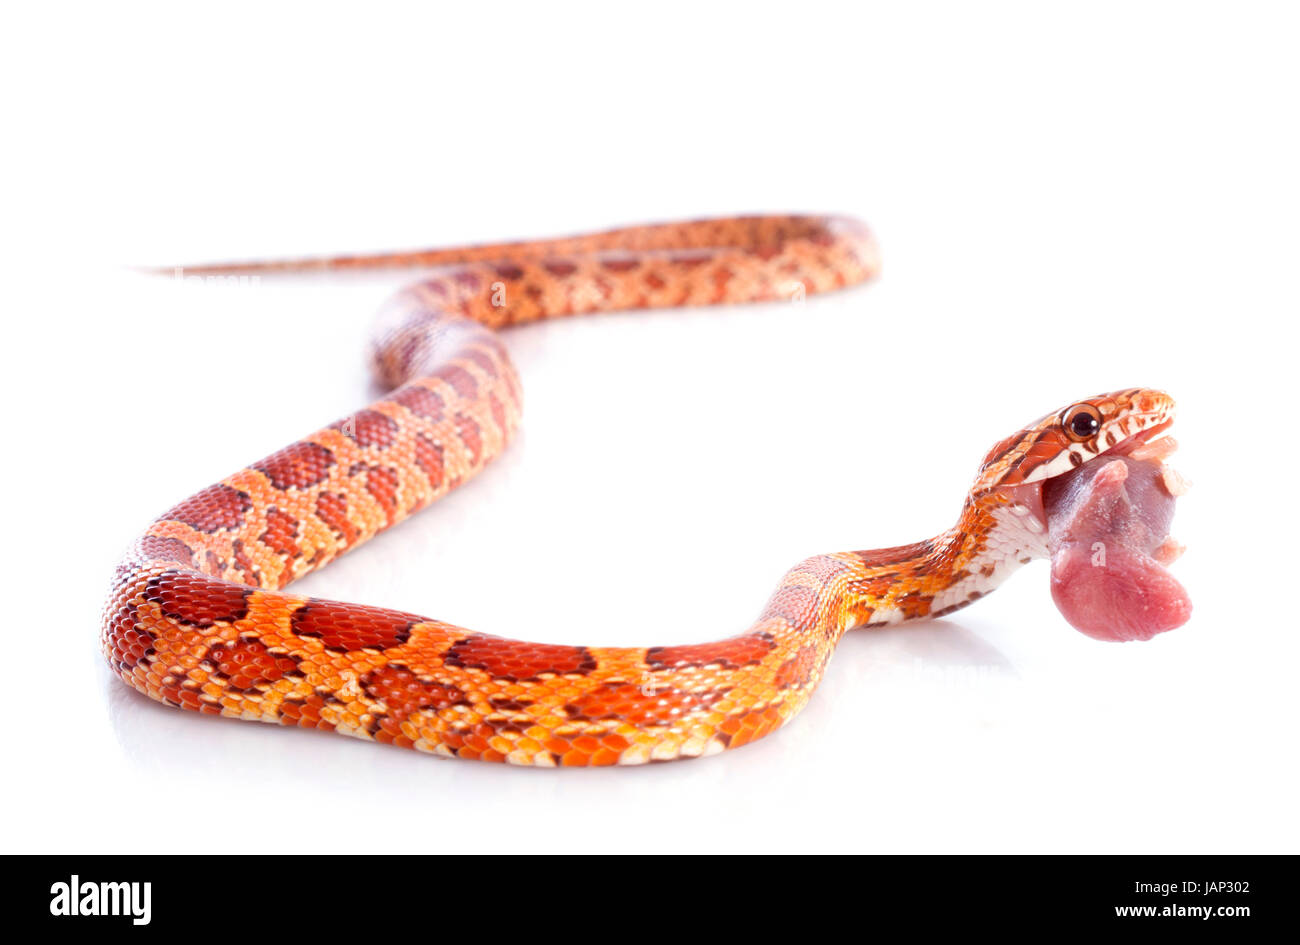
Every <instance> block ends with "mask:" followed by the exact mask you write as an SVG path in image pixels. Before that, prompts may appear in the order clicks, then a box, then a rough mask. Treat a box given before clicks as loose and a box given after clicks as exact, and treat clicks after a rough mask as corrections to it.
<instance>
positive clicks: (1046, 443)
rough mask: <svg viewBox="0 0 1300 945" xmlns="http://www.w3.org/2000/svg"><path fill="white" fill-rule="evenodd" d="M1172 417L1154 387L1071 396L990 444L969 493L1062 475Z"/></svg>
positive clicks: (1152, 434) (1147, 434)
mask: <svg viewBox="0 0 1300 945" xmlns="http://www.w3.org/2000/svg"><path fill="white" fill-rule="evenodd" d="M1173 419H1174V399H1173V398H1172V397H1170V396H1169V395H1168V394H1166V393H1165V392H1164V391H1159V390H1148V389H1146V388H1142V387H1133V388H1130V389H1128V390H1120V391H1115V392H1113V393H1110V394H1100V395H1098V396H1096V397H1089V398H1087V399H1086V400H1079V401H1075V402H1074V403H1072V404H1069V405H1067V406H1065V407H1062V408H1061V409H1060V410H1057V411H1055V412H1053V413H1049V414H1047V415H1045V416H1043V417H1040V418H1039V419H1037V420H1035V421H1034V422H1033V423H1031V424H1029V425H1028V426H1027V427H1025V428H1024V429H1023V430H1021V431H1020V432H1018V433H1015V434H1012V435H1011V436H1009V437H1007V438H1006V439H1005V440H1003V441H1001V442H1000V443H997V444H996V445H994V447H993V448H992V449H991V450H989V451H988V454H987V455H986V456H985V457H984V462H983V463H981V464H980V469H979V476H978V477H977V478H976V480H975V485H974V487H973V489H972V490H971V491H972V494H973V495H977V496H978V495H985V494H988V493H992V492H995V491H998V490H1002V489H1010V488H1012V487H1015V486H1022V485H1027V484H1029V483H1035V482H1042V481H1043V480H1046V479H1051V478H1052V477H1053V476H1059V475H1062V474H1063V473H1067V472H1070V471H1072V470H1075V469H1078V468H1079V467H1080V466H1082V465H1083V464H1084V463H1087V462H1089V461H1090V460H1094V459H1096V458H1097V457H1098V456H1101V455H1102V454H1103V453H1107V452H1110V451H1116V450H1118V451H1123V450H1127V449H1130V448H1133V447H1136V446H1137V445H1138V444H1139V443H1141V442H1145V441H1147V440H1151V439H1154V438H1156V437H1158V436H1160V435H1162V434H1163V433H1164V432H1165V431H1166V430H1167V429H1168V428H1169V425H1170V424H1171V423H1172V422H1173ZM1135 438H1137V439H1135ZM1129 441H1132V442H1129Z"/></svg>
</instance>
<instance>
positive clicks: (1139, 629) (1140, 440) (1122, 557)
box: [1042, 420, 1192, 641]
mask: <svg viewBox="0 0 1300 945" xmlns="http://www.w3.org/2000/svg"><path fill="white" fill-rule="evenodd" d="M1171 424H1172V421H1168V420H1167V421H1165V422H1163V423H1160V424H1157V425H1156V426H1153V427H1149V428H1147V429H1145V430H1142V431H1140V432H1138V433H1135V434H1133V435H1132V436H1129V437H1127V438H1125V439H1123V440H1121V441H1120V442H1118V443H1116V444H1115V445H1114V446H1112V447H1111V448H1110V449H1108V450H1106V451H1105V452H1104V453H1101V454H1100V455H1098V456H1096V457H1094V458H1093V459H1091V460H1089V461H1088V462H1086V463H1084V464H1082V465H1081V466H1079V467H1078V468H1077V469H1073V470H1071V471H1070V472H1067V473H1063V474H1061V475H1059V476H1054V477H1052V478H1050V479H1047V480H1045V481H1044V482H1043V484H1042V516H1043V522H1044V524H1045V525H1046V526H1047V538H1048V551H1049V553H1050V555H1051V559H1052V578H1051V581H1052V598H1053V600H1054V601H1055V602H1056V606H1057V608H1058V609H1059V610H1060V611H1061V614H1062V615H1063V616H1064V617H1065V619H1066V620H1068V621H1069V622H1070V624H1071V625H1073V626H1074V627H1075V628H1076V629H1078V630H1080V631H1082V632H1083V633H1086V634H1087V635H1088V636H1091V637H1095V638H1097V639H1100V640H1114V641H1126V640H1149V639H1151V638H1152V637H1153V636H1155V635H1156V634H1158V633H1163V632H1164V631H1166V630H1172V629H1174V628H1175V627H1178V626H1181V625H1182V624H1184V623H1186V622H1187V619H1188V618H1189V617H1190V616H1191V611H1192V605H1191V600H1190V598H1189V597H1188V595H1187V591H1186V590H1185V589H1184V588H1183V586H1182V585H1181V584H1180V583H1179V582H1178V581H1177V580H1176V579H1175V578H1174V577H1173V575H1171V574H1170V573H1169V572H1168V571H1167V570H1166V566H1167V565H1169V564H1171V563H1173V561H1175V560H1176V559H1177V558H1178V557H1179V555H1180V554H1182V551H1183V548H1182V546H1181V545H1179V544H1178V542H1176V541H1174V540H1173V538H1171V537H1170V535H1169V525H1170V522H1171V520H1172V519H1173V514H1174V502H1175V500H1176V499H1177V498H1178V496H1180V495H1182V494H1184V493H1185V492H1186V491H1187V483H1186V481H1185V480H1184V479H1183V478H1182V477H1181V476H1180V475H1178V473H1177V472H1176V471H1175V470H1174V469H1173V468H1172V467H1170V466H1167V465H1166V464H1165V460H1166V459H1168V457H1169V456H1170V455H1171V454H1172V453H1173V452H1174V450H1176V449H1177V443H1176V442H1175V441H1174V439H1173V438H1172V437H1170V436H1168V435H1167V434H1168V432H1169V428H1170V426H1171Z"/></svg>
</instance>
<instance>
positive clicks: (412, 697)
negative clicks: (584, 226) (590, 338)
mask: <svg viewBox="0 0 1300 945" xmlns="http://www.w3.org/2000/svg"><path fill="white" fill-rule="evenodd" d="M381 265H388V266H416V267H422V268H423V267H428V268H430V269H431V270H432V275H431V276H430V277H429V278H427V279H425V280H424V281H422V282H420V283H418V284H416V285H413V286H411V287H409V288H407V289H404V290H402V291H401V292H399V293H398V294H397V295H396V296H395V297H394V298H393V299H392V300H391V301H390V302H389V303H388V304H387V305H386V306H385V307H384V309H383V311H382V313H381V316H380V319H379V328H378V331H377V333H376V342H375V347H374V350H373V360H374V365H375V368H376V372H377V374H378V376H379V377H380V378H381V379H382V380H383V381H384V382H385V383H386V384H387V385H389V388H390V389H391V392H390V393H388V394H387V395H386V396H384V397H383V398H381V399H380V400H377V401H375V402H374V403H372V404H370V405H369V406H368V407H366V408H364V409H362V410H359V411H357V412H356V413H355V414H353V415H351V416H349V417H345V418H343V419H341V420H339V421H338V422H336V423H332V424H330V425H329V426H326V427H324V428H323V429H320V430H317V431H316V432H314V433H311V434H309V435H308V436H305V437H303V438H301V439H299V440H298V441H296V442H294V443H292V444H290V445H289V446H287V447H285V448H284V449H282V450H279V451H278V452H276V453H273V454H272V455H270V456H268V457H266V458H264V459H262V460H260V461H258V462H255V463H252V464H251V465H249V466H247V467H245V468H243V469H240V470H238V471H236V472H235V473H233V474H232V475H230V476H227V477H226V478H225V479H223V480H222V481H221V482H219V483H216V484H214V485H212V486H209V487H208V488H206V489H204V490H202V491H200V492H198V493H196V494H195V495H193V496H191V497H189V498H187V499H185V500H184V501H181V502H180V503H178V504H177V505H175V506H174V507H173V508H171V509H169V510H168V511H167V512H165V513H164V514H163V515H161V516H160V517H158V518H157V519H156V520H155V521H153V522H152V524H150V525H149V526H148V528H147V529H146V530H145V532H144V534H143V535H141V536H140V537H139V538H138V539H137V540H136V541H134V542H133V543H132V545H131V546H130V548H129V550H128V551H127V553H126V554H125V556H124V557H123V559H122V561H121V562H120V563H119V565H118V566H117V569H116V572H115V575H114V579H113V582H112V587H111V591H110V593H109V597H108V601H107V604H106V606H105V608H104V613H103V624H102V646H103V651H104V654H105V656H106V657H107V659H108V661H109V664H110V665H111V667H112V669H113V670H114V671H115V672H116V673H117V674H118V675H119V676H120V677H121V678H122V679H123V680H124V681H125V682H126V683H127V684H128V685H130V686H133V687H134V688H135V689H137V690H139V691H140V692H142V693H144V694H145V695H147V696H149V697H150V698H153V699H156V700H159V701H161V702H164V703H167V704H169V705H173V706H178V707H181V708H185V709H190V710H194V711H198V712H204V713H210V714H214V715H225V716H230V717H234V718H242V719H249V720H255V721H262V722H274V723H279V724H282V725H294V726H300V727H306V728H316V729H322V730H327V731H335V732H339V733H341V734H345V735H351V736H355V737H359V738H364V739H370V740H374V741H379V742H387V743H391V744H394V745H400V746H403V747H407V748H415V749H419V750H422V751H427V752H432V753H433V754H435V755H442V756H446V757H455V758H464V759H477V760H483V761H504V762H510V763H515V764H525V765H545V766H556V765H609V764H638V763H644V762H649V761H667V760H671V759H676V758H684V757H695V756H701V755H708V754H713V753H716V752H719V751H722V750H723V749H726V748H735V747H738V746H740V745H744V744H746V743H748V742H751V741H753V740H755V739H757V738H761V737H762V736H764V735H766V734H768V733H770V732H772V731H774V730H775V729H777V728H778V727H780V726H781V725H782V724H784V723H785V722H786V721H788V720H789V719H790V718H791V717H792V716H794V715H795V714H796V713H797V712H798V711H799V710H800V709H801V708H802V707H803V705H804V704H805V703H806V702H807V700H808V698H809V697H810V696H811V694H812V692H813V690H814V689H815V688H816V686H817V684H818V682H819V680H820V679H821V677H822V674H823V672H824V671H825V669H826V665H827V661H828V660H829V659H830V656H831V653H832V652H833V650H834V648H835V645H836V643H837V642H838V641H839V639H840V638H841V636H842V635H843V634H844V633H845V632H846V631H847V630H848V629H850V628H853V627H874V626H880V625H884V624H891V623H897V622H900V621H905V620H912V619H916V618H922V617H935V616H940V615H942V614H945V613H949V612H951V611H953V610H955V609H957V608H959V607H962V606H965V605H966V604H968V603H970V602H971V601H973V600H975V599H976V598H978V597H980V596H981V595H983V594H985V593H987V592H988V591H989V590H991V589H992V588H993V587H995V586H996V585H997V584H998V583H999V582H1000V581H1002V580H1003V579H1004V578H1005V577H1006V576H1007V575H1008V574H1009V573H1010V572H1011V571H1013V570H1014V569H1016V568H1017V567H1019V566H1020V565H1021V564H1023V563H1025V562H1027V561H1029V560H1031V559H1032V558H1034V557H1042V556H1044V555H1046V553H1047V548H1046V542H1045V537H1044V534H1043V531H1044V528H1043V525H1042V515H1041V508H1036V507H1035V504H1034V503H1035V502H1036V501H1037V493H1036V492H1035V491H1034V489H1036V486H1034V485H1032V484H1033V483H1035V482H1039V481H1041V480H1042V479H1043V478H1045V477H1047V476H1050V475H1055V474H1057V473H1059V472H1063V471H1065V470H1068V469H1070V468H1073V466H1075V465H1078V463H1079V462H1082V461H1083V460H1084V459H1086V458H1088V456H1090V455H1095V454H1096V453H1097V452H1099V451H1100V450H1102V449H1104V448H1105V446H1106V444H1105V442H1103V436H1101V435H1099V436H1098V437H1097V440H1096V441H1094V442H1092V443H1091V444H1089V443H1082V444H1081V443H1079V442H1076V441H1074V440H1072V439H1071V438H1070V437H1069V436H1067V435H1066V434H1065V433H1063V432H1062V430H1061V424H1060V419H1059V417H1058V416H1057V415H1056V414H1049V415H1047V416H1046V417H1044V418H1043V419H1042V420H1040V421H1036V422H1035V424H1032V425H1030V426H1029V427H1027V428H1026V429H1025V430H1022V431H1020V432H1019V433H1017V434H1016V435H1014V436H1012V437H1009V438H1008V439H1007V440H1005V441H1003V442H1002V443H1000V444H998V445H997V446H995V447H994V449H993V450H992V451H991V452H990V453H989V455H988V457H986V460H985V463H984V466H983V467H982V468H981V471H980V475H979V478H978V479H977V481H976V483H975V485H974V486H973V487H972V489H971V491H970V493H969V494H968V496H967V499H966V502H965V505H964V507H963V510H962V513H961V516H960V518H959V520H958V522H957V524H956V525H954V527H953V528H951V529H949V530H948V531H947V532H945V533H943V534H942V535H939V536H937V537H935V538H932V539H929V540H927V541H921V542H917V543H914V544H910V545H904V546H900V547H894V548H885V549H878V550H871V551H852V552H843V553H836V554H823V555H816V556H814V557H810V558H807V559H805V560H803V561H800V562H799V563H798V564H796V565H795V566H794V567H792V568H791V569H790V570H789V571H788V572H787V573H786V574H785V576H784V577H783V578H782V579H781V582H780V584H779V585H778V586H777V589H776V591H775V593H774V594H773V595H772V597H771V599H770V600H769V601H768V603H767V605H766V606H765V607H764V608H763V610H762V611H761V613H760V614H759V615H758V619H757V620H756V621H755V622H754V623H753V625H752V626H750V627H749V628H748V629H747V630H745V631H743V632H741V633H739V634H738V635H735V636H730V637H727V638H725V639H721V640H717V641H716V642H707V643H685V644H677V645H661V646H649V647H632V648H628V647H600V646H569V645H555V644H543V643H530V642H525V641H522V640H515V639H506V638H502V637H497V636H492V635H488V634H483V633H476V632H474V631H472V630H467V629H463V628H461V627H456V626H452V625H450V624H447V623H444V622H442V621H438V620H433V619H429V618H426V617H422V616H418V615H416V614H410V613H403V612H399V611H395V610H388V609H384V608H380V607H371V606H365V605H360V604H352V603H342V602H335V601H328V600H318V599H313V598H305V597H301V596H295V595H293V594H291V593H286V592H285V591H284V588H285V586H286V585H287V584H289V583H290V582H291V581H292V580H293V579H295V578H297V577H301V576H302V575H304V574H307V573H309V572H311V571H313V570H315V569H317V568H319V567H321V566H323V565H325V564H327V563H328V562H330V561H331V560H333V559H334V558H335V557H336V556H338V555H340V554H342V553H343V552H345V551H347V550H349V549H350V548H354V547H356V546H357V545H360V544H361V543H363V542H365V541H366V540H367V539H369V538H370V537H372V536H373V535H375V534H377V533H378V532H380V531H382V530H384V529H386V528H389V527H391V526H393V525H395V524H397V523H398V522H400V521H402V520H403V519H404V518H406V517H407V516H409V515H410V514H412V513H413V512H415V511H418V510H419V509H421V508H423V507H424V506H426V505H428V504H429V503H431V502H433V501H434V500H436V499H438V498H439V497H441V496H443V495H445V494H446V493H447V492H449V491H450V490H452V489H454V488H456V487H457V486H459V485H461V484H462V483H464V482H466V481H467V480H469V479H470V478H472V477H473V476H474V475H475V474H476V473H477V472H478V471H479V470H481V469H482V468H483V467H484V466H485V465H486V464H487V463H489V462H491V461H492V459H493V458H495V457H496V456H497V455H498V454H500V453H501V451H502V450H503V449H504V448H505V447H506V445H507V444H508V443H509V442H510V440H511V438H512V437H513V435H514V434H515V432H516V430H517V429H518V426H519V417H520V385H519V379H518V377H517V375H516V372H515V369H514V367H513V365H512V364H511V362H510V359H509V356H508V355H507V353H506V350H505V348H504V347H503V345H502V342H501V340H500V337H499V336H498V334H497V331H496V329H499V328H503V327H507V326H510V325H516V324H521V323H526V322H531V321H535V320H538V319H543V318H550V317H557V316H562V315H570V314H580V313H588V312H598V311H610V310H615V309H626V308H659V307H669V306H681V305H696V304H718V303H734V302H753V301H764V300H773V299H781V298H790V297H794V296H798V295H800V294H802V293H808V294H811V293H815V292H823V291H828V290H832V289H837V288H840V287H844V286H849V285H853V284H855V283H859V282H862V281H863V280H865V279H868V278H870V277H871V276H872V275H873V274H874V273H875V272H876V270H877V268H878V256H877V252H876V247H875V244H874V242H873V240H872V238H871V236H870V234H869V233H868V231H867V230H866V229H865V228H864V227H862V226H861V225H860V224H858V223H856V222H855V221H852V220H847V219H843V218H832V217H799V216H785V217H747V218H728V219H721V220H707V221H694V222H687V223H674V224H661V225H655V226H644V227H632V228H626V229H621V230H613V231H608V232H604V233H599V234H594V235H588V236H581V237H574V238H569V239H559V240H547V241H536V242H521V243H507V244H497V245H492V246H478V247H472V248H467V249H450V250H430V251H423V252H417V253H403V254H389V255H383V256H376V257H336V258H333V259H329V260H323V261H319V262H317V261H300V262H289V263H250V264H235V265H226V266H220V267H209V268H208V269H207V270H206V271H212V272H215V271H221V272H226V273H238V272H263V271H275V270H277V269H288V270H301V269H304V268H309V267H312V266H321V267H325V268H330V269H349V268H361V267H366V268H370V267H375V266H381ZM187 271H189V272H196V271H199V272H201V271H204V270H202V269H200V270H195V269H189V270H187ZM1090 403H1092V404H1094V405H1095V407H1096V409H1097V410H1098V412H1099V413H1100V414H1102V415H1104V419H1105V427H1104V430H1103V434H1104V436H1107V437H1109V439H1110V440H1111V441H1112V443H1113V441H1114V439H1115V437H1116V436H1118V435H1129V433H1130V432H1132V433H1137V432H1138V431H1139V430H1141V429H1144V428H1147V427H1153V426H1155V425H1158V424H1160V423H1162V422H1163V421H1164V420H1165V419H1166V417H1167V415H1168V414H1169V412H1170V410H1171V409H1172V405H1171V404H1170V403H1168V402H1167V398H1165V397H1164V395H1162V394H1159V393H1158V392H1152V391H1144V390H1132V391H1122V392H1117V393H1115V394H1109V395H1104V396H1103V397H1100V398H1095V399H1094V400H1093V401H1091V402H1090ZM1121 425H1122V426H1121ZM1130 427H1131V431H1130ZM1121 429H1122V431H1123V432H1122V433H1121V432H1120V431H1121Z"/></svg>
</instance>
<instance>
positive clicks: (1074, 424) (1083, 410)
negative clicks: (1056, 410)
mask: <svg viewBox="0 0 1300 945" xmlns="http://www.w3.org/2000/svg"><path fill="white" fill-rule="evenodd" d="M1061 425H1062V426H1063V427H1065V432H1066V434H1067V435H1068V436H1069V437H1070V439H1072V440H1087V439H1091V438H1092V437H1094V436H1096V435H1097V431H1098V430H1100V429H1101V411H1100V410H1098V409H1097V408H1096V407H1094V406H1093V405H1092V404H1075V405H1074V406H1073V407H1071V408H1070V409H1069V410H1067V411H1065V413H1064V414H1062V415H1061Z"/></svg>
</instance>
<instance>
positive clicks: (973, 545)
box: [848, 493, 1047, 627]
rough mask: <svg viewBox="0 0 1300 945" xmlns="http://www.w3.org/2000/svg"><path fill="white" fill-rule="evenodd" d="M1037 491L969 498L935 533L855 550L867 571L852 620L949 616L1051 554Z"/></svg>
mask: <svg viewBox="0 0 1300 945" xmlns="http://www.w3.org/2000/svg"><path fill="white" fill-rule="evenodd" d="M1035 500H1036V495H1028V494H1026V495H1023V496H1022V495H1018V494H1015V493H1006V494H999V495H995V496H981V497H978V498H974V497H972V498H968V499H967V500H966V503H965V505H964V506H963V508H962V513H961V516H960V517H959V519H958V520H957V523H956V524H955V525H953V527H952V528H950V529H948V530H947V531H945V532H942V533H941V534H939V535H936V536H935V537H934V538H930V539H928V540H926V541H920V542H915V543H913V544H910V545H900V546H897V547H893V548H881V549H875V550H870V551H857V552H852V553H851V557H853V558H856V559H857V562H858V563H859V565H860V567H861V569H862V571H861V574H860V575H859V576H857V577H856V578H855V579H854V580H853V581H851V582H850V585H849V588H848V591H849V593H848V598H849V610H850V614H849V616H850V619H849V621H848V623H849V626H855V627H880V626H887V625H891V624H896V623H902V622H905V621H908V620H916V619H921V618H932V617H942V616H944V615H946V614H950V613H952V612H953V611H956V610H960V609H961V608H963V607H966V606H967V605H969V604H972V603H974V602H975V601H976V600H979V598H981V597H983V596H984V595H985V594H988V593H989V592H990V591H992V590H993V589H994V588H996V587H997V586H998V585H999V584H1001V583H1002V582H1003V581H1005V580H1006V579H1007V578H1008V577H1010V576H1011V574H1012V573H1013V572H1015V571H1017V570H1019V569H1020V568H1021V567H1023V566H1024V565H1026V564H1028V563H1029V562H1030V561H1033V560H1034V559H1035V558H1042V557H1046V556H1047V541H1046V531H1045V528H1044V527H1043V525H1042V520H1041V517H1040V515H1039V513H1038V512H1037V511H1036V509H1035V507H1034V502H1035Z"/></svg>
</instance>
